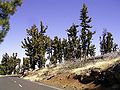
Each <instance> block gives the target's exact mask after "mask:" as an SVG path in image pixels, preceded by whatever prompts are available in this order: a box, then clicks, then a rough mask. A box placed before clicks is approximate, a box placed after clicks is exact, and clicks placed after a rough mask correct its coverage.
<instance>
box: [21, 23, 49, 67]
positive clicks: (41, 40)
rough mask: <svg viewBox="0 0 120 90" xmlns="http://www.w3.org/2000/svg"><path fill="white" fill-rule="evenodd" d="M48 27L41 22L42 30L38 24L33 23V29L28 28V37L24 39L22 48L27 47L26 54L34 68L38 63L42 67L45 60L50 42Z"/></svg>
mask: <svg viewBox="0 0 120 90" xmlns="http://www.w3.org/2000/svg"><path fill="white" fill-rule="evenodd" d="M47 28H48V27H47V26H46V27H45V26H44V25H43V23H42V22H41V23H40V31H39V30H38V28H37V27H36V25H33V26H32V28H31V29H27V35H28V37H27V39H26V38H25V39H24V42H23V41H22V48H24V49H25V51H26V55H27V56H28V57H29V59H30V65H31V68H32V69H35V65H36V64H37V63H38V67H39V68H41V67H42V65H43V64H44V62H45V57H44V56H45V52H46V49H47V48H48V47H49V43H50V39H49V37H48V36H46V35H45V33H46V30H47Z"/></svg>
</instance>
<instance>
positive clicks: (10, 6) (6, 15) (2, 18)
mask: <svg viewBox="0 0 120 90" xmlns="http://www.w3.org/2000/svg"><path fill="white" fill-rule="evenodd" d="M21 4H22V0H10V1H9V0H0V28H1V30H0V43H1V42H3V40H4V37H5V36H6V34H7V32H8V31H9V29H10V24H9V19H10V16H11V15H14V14H15V12H16V8H17V7H18V6H21Z"/></svg>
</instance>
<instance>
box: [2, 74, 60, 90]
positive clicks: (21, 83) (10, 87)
mask: <svg viewBox="0 0 120 90" xmlns="http://www.w3.org/2000/svg"><path fill="white" fill-rule="evenodd" d="M0 90H60V89H58V88H54V87H51V86H48V85H44V84H39V83H34V82H31V81H28V80H23V79H21V78H18V77H10V76H9V77H8V76H7V77H0Z"/></svg>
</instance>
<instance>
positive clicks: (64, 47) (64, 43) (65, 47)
mask: <svg viewBox="0 0 120 90" xmlns="http://www.w3.org/2000/svg"><path fill="white" fill-rule="evenodd" d="M62 52H63V58H64V59H65V60H67V57H68V42H67V39H65V38H63V40H62Z"/></svg>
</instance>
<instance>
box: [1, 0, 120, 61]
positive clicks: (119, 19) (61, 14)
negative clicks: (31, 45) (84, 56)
mask: <svg viewBox="0 0 120 90" xmlns="http://www.w3.org/2000/svg"><path fill="white" fill-rule="evenodd" d="M83 3H85V4H86V5H87V7H88V15H89V16H90V17H92V22H91V25H92V26H93V28H92V29H91V31H96V34H95V35H94V36H93V44H95V45H96V48H97V50H96V51H97V54H99V36H100V35H102V31H103V29H104V28H106V29H107V31H109V32H111V33H112V34H113V37H114V42H116V43H117V44H118V45H119V46H120V41H119V39H120V35H119V34H120V32H119V30H120V10H119V9H120V0H23V4H22V6H21V7H18V8H17V12H16V13H15V14H14V15H13V16H11V19H10V25H11V29H10V31H9V32H8V34H7V36H6V37H5V39H4V42H2V44H1V45H0V59H1V58H2V55H3V54H5V53H6V52H7V53H8V54H9V55H12V53H18V57H19V58H21V59H22V58H23V57H25V54H24V53H25V51H24V49H22V48H21V45H22V44H21V41H23V39H24V38H25V37H26V35H27V34H26V29H30V28H31V26H32V25H33V24H35V25H37V26H38V28H39V25H40V21H43V24H44V25H47V26H48V29H47V33H46V34H47V35H48V36H50V37H51V38H53V37H54V36H58V37H59V38H67V33H66V31H65V30H67V29H69V28H70V26H71V25H72V24H73V23H75V24H78V25H79V24H80V22H81V21H80V20H79V19H80V11H81V9H82V5H83ZM79 34H80V33H79Z"/></svg>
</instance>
